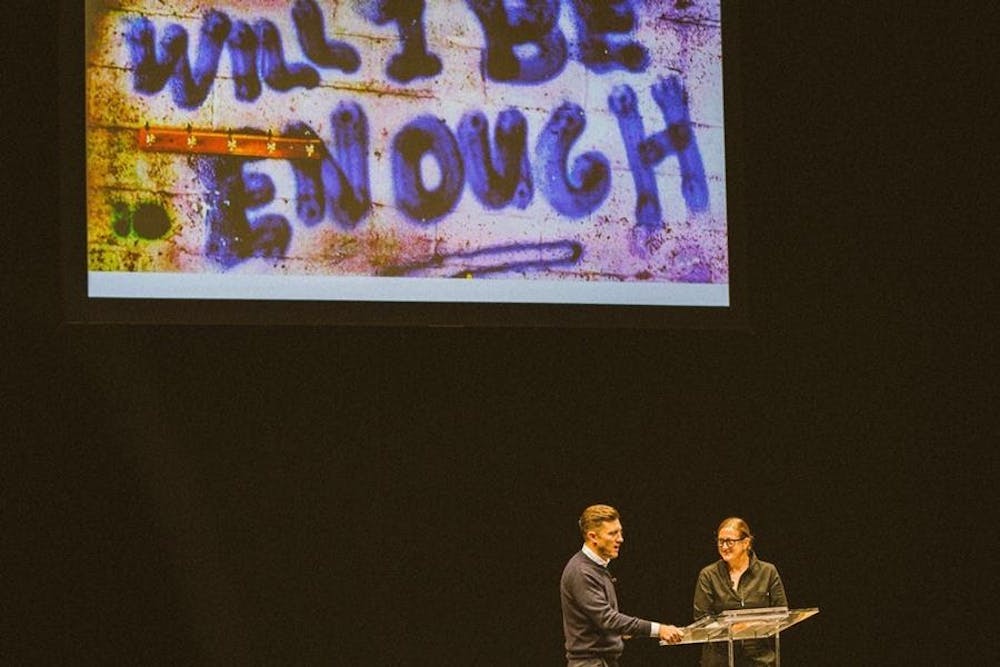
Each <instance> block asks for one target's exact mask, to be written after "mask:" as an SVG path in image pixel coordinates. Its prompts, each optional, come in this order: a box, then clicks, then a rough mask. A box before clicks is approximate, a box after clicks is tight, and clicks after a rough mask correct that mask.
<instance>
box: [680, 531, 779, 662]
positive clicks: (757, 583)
mask: <svg viewBox="0 0 1000 667" xmlns="http://www.w3.org/2000/svg"><path fill="white" fill-rule="evenodd" d="M716 544H717V546H718V549H719V556H721V557H722V558H721V559H720V560H718V561H716V562H715V563H712V564H711V565H709V566H707V567H705V568H704V569H702V571H701V573H700V574H699V575H698V585H697V586H696V587H695V589H694V618H695V620H698V619H699V618H702V617H703V616H705V615H706V614H712V615H714V614H718V613H719V612H721V611H724V610H726V609H745V608H752V607H787V606H788V600H786V599H785V587H784V586H783V585H782V583H781V577H780V576H778V570H777V568H775V567H774V565H772V564H771V563H765V562H764V561H762V560H758V559H757V554H756V553H754V550H753V534H752V533H751V532H750V526H748V525H747V522H746V521H744V520H743V519H740V518H739V517H730V518H728V519H725V520H724V521H723V522H722V523H721V524H719V530H718V531H717V533H716ZM733 658H734V661H735V664H736V665H747V666H754V667H757V666H758V665H774V664H775V663H776V657H775V654H774V641H773V640H771V639H752V640H751V639H748V640H745V641H741V642H733ZM728 664H729V649H728V647H727V643H726V642H713V643H706V644H704V646H703V648H702V653H701V665H702V667H715V666H716V665H719V666H722V665H728Z"/></svg>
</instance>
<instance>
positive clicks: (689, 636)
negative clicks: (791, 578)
mask: <svg viewBox="0 0 1000 667" xmlns="http://www.w3.org/2000/svg"><path fill="white" fill-rule="evenodd" d="M818 613H819V608H818V607H811V608H809V609H789V608H787V607H763V608H759V609H734V610H731V611H724V612H722V613H721V614H719V615H718V616H705V617H704V618H700V619H698V620H697V621H695V622H694V623H692V624H691V625H688V626H686V627H684V628H681V629H682V630H683V631H684V638H683V639H681V641H680V642H677V643H678V644H704V643H706V642H726V643H727V644H728V645H729V667H733V642H734V641H740V640H742V639H767V638H769V637H774V655H775V658H776V660H775V665H777V666H778V667H780V665H781V645H780V635H781V632H782V631H783V630H786V629H788V628H790V627H792V626H793V625H795V624H796V623H801V622H802V621H804V620H806V619H807V618H809V617H810V616H815V615H816V614H818ZM660 644H662V645H665V646H667V645H668V644H666V642H660ZM669 646H676V644H669Z"/></svg>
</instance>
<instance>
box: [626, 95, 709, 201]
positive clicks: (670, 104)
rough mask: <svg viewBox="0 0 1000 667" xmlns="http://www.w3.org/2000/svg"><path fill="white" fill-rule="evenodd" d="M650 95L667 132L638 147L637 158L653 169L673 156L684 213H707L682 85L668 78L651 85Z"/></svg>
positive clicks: (702, 169) (701, 165)
mask: <svg viewBox="0 0 1000 667" xmlns="http://www.w3.org/2000/svg"><path fill="white" fill-rule="evenodd" d="M651 91H652V94H653V100H654V101H655V102H656V104H657V106H659V107H660V111H662V112H663V118H664V120H665V121H666V125H667V129H666V130H663V131H661V132H657V133H656V134H654V135H652V136H650V137H649V138H647V139H646V140H644V141H643V142H642V143H641V144H640V145H639V155H640V158H641V159H642V162H643V163H644V164H646V165H648V166H653V165H656V164H659V163H660V162H662V161H663V160H664V159H665V158H666V157H667V156H668V155H676V156H677V161H678V163H679V165H680V172H681V193H682V194H683V196H684V202H685V203H686V204H687V207H688V209H689V210H691V211H695V212H700V211H705V210H708V181H707V179H706V178H705V166H704V163H703V162H702V159H701V151H699V150H698V142H697V141H696V140H695V136H694V129H693V128H692V127H691V117H690V114H689V111H688V104H687V91H686V90H685V89H684V84H682V83H681V80H680V78H678V77H676V76H671V77H669V78H666V79H660V80H659V81H658V82H657V83H655V84H653V86H652V88H651Z"/></svg>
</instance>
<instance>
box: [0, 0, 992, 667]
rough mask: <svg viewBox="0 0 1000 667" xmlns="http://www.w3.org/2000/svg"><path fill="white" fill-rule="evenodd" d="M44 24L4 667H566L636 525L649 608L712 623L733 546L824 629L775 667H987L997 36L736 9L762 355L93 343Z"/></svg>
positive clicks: (21, 132) (910, 14)
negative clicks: (585, 589)
mask: <svg viewBox="0 0 1000 667" xmlns="http://www.w3.org/2000/svg"><path fill="white" fill-rule="evenodd" d="M51 4H52V3H48V4H46V3H38V4H34V5H32V9H31V10H30V11H28V10H26V11H25V12H23V14H21V15H19V16H18V17H17V18H16V19H15V23H13V24H12V25H13V27H14V30H13V32H14V33H16V34H15V35H14V39H13V41H7V42H5V43H4V48H5V49H7V50H9V53H6V54H5V55H4V62H6V63H15V64H14V65H12V66H10V67H5V68H4V70H3V74H2V76H3V88H4V90H5V91H17V92H16V94H15V93H8V94H7V98H8V99H7V100H6V102H5V111H4V119H5V121H4V125H5V126H6V127H7V128H8V129H10V128H15V127H16V128H17V132H16V134H15V136H14V137H12V138H13V140H14V141H13V143H12V144H11V143H8V146H7V151H8V159H5V160H4V171H5V173H6V178H5V180H6V181H7V182H8V184H9V185H8V194H7V196H6V197H5V199H6V200H7V202H8V206H6V207H5V209H6V213H7V215H6V216H5V223H4V225H5V227H4V228H5V230H6V231H8V232H13V233H12V234H11V233H8V234H5V241H4V243H3V247H4V255H3V280H4V289H3V292H4V303H5V304H6V305H5V306H4V310H5V313H4V316H3V324H2V326H3V327H4V331H5V334H4V357H3V378H4V380H3V387H4V397H3V414H2V416H3V432H4V436H3V440H4V442H3V458H4V464H3V466H2V474H3V479H2V480H0V481H2V483H3V512H4V522H5V526H6V527H5V528H4V531H3V536H2V543H3V547H4V549H3V550H4V556H3V568H2V569H3V576H2V579H3V580H4V589H5V590H4V592H3V602H2V607H3V608H4V609H6V611H5V612H4V613H3V614H2V619H3V620H2V622H3V624H4V626H5V628H4V631H3V632H2V633H0V636H2V638H0V642H3V643H2V644H0V649H2V654H0V657H2V661H3V662H5V663H9V664H53V663H68V664H85V663H92V662H100V663H105V664H121V663H128V664H336V665H339V664H359V665H423V664H454V665H528V666H534V665H558V664H560V663H561V660H562V657H561V656H562V634H561V625H560V614H559V600H558V579H559V574H560V572H561V569H562V566H563V564H564V563H565V561H566V559H567V558H568V557H569V556H570V555H571V553H572V552H573V551H574V550H575V549H577V548H578V547H579V536H578V534H577V532H576V529H575V520H576V517H577V516H578V515H579V513H580V511H581V510H582V509H583V507H584V506H586V505H588V504H590V503H593V502H608V503H611V504H613V505H615V506H617V507H618V508H619V509H620V510H621V511H622V513H623V515H624V516H623V522H624V524H625V526H626V534H627V541H626V544H625V546H624V549H623V552H622V557H621V558H620V559H619V561H618V562H616V563H615V566H614V567H615V569H616V570H617V574H618V578H619V581H620V586H621V591H620V597H621V601H622V606H623V608H624V609H625V610H626V611H628V612H630V613H634V614H638V615H643V616H646V617H651V618H654V619H659V620H664V621H667V622H674V623H678V624H681V623H687V622H688V621H689V620H690V613H691V611H690V606H691V594H692V592H693V587H694V581H695V577H696V575H697V572H698V569H699V568H700V567H701V566H703V565H705V564H707V563H708V562H710V561H712V560H713V559H714V558H715V557H716V554H715V549H714V546H713V544H712V538H713V531H714V528H715V526H716V525H717V524H718V522H719V520H720V519H722V518H723V517H725V516H727V515H730V514H738V515H742V516H744V517H745V518H746V519H748V521H749V522H750V524H751V526H752V527H753V528H754V531H755V533H756V535H757V548H758V553H759V554H760V556H761V557H762V558H763V559H765V560H769V561H772V562H774V563H776V564H777V565H778V567H779V569H780V571H781V573H782V576H783V578H784V581H785V586H786V589H787V592H788V595H789V600H790V603H791V604H792V606H795V607H810V606H818V607H819V608H820V609H821V612H820V614H819V615H818V616H817V617H815V618H813V619H810V620H808V621H806V622H805V623H804V624H802V625H800V626H798V627H796V628H794V629H792V630H790V631H788V632H787V633H786V634H785V635H784V636H783V641H782V655H783V658H784V661H783V664H787V665H860V664H900V665H906V664H981V662H982V661H981V660H980V655H979V654H980V650H981V648H980V645H981V643H982V642H981V641H977V638H979V639H980V640H981V638H982V637H983V636H984V634H983V631H982V630H981V629H979V628H980V627H981V619H982V618H983V617H982V616H980V614H979V612H978V610H977V608H976V605H975V603H974V601H975V600H976V599H977V598H978V593H979V592H982V591H985V590H988V589H989V588H990V587H991V586H990V584H989V582H990V581H991V580H992V572H991V571H990V570H988V569H986V567H985V566H986V565H988V561H986V560H984V561H983V567H981V568H980V567H978V565H979V563H978V560H977V557H978V554H979V553H980V552H982V551H987V552H988V551H990V550H992V551H995V547H994V546H993V543H995V542H996V532H997V529H996V522H995V520H993V519H992V515H993V514H995V513H993V512H990V511H989V510H990V507H991V505H992V501H993V500H995V496H996V494H995V491H993V490H992V486H991V484H990V482H989V479H988V476H990V475H992V474H993V471H994V470H995V465H994V464H995V457H994V455H993V453H992V451H993V446H994V443H995V441H996V431H995V429H992V428H989V427H988V426H987V425H988V424H989V423H990V422H989V419H988V417H989V416H990V415H987V412H988V410H989V409H990V408H991V407H992V406H993V405H995V400H994V399H995V394H996V391H995V388H994V384H995V382H994V381H993V379H992V368H991V363H990V362H991V360H992V357H991V356H990V355H989V354H985V353H983V354H980V353H979V351H978V349H979V348H978V343H980V342H984V341H986V340H988V339H989V333H990V329H988V328H987V327H985V326H984V323H983V321H982V316H983V314H985V313H988V312H989V311H991V310H992V309H993V308H994V305H993V304H994V301H993V299H992V297H990V296H989V294H990V289H989V288H990V286H991V284H992V281H993V279H992V274H993V272H992V270H987V269H984V268H983V266H984V264H983V263H982V260H983V259H984V258H985V257H986V256H987V255H988V254H989V251H990V248H991V242H990V241H988V240H987V238H986V236H985V230H984V229H983V227H991V226H994V225H995V223H988V224H987V223H986V221H988V220H991V219H992V218H995V216H992V217H991V216H989V215H988V214H980V212H979V211H977V210H974V209H975V207H977V206H979V198H977V196H976V194H973V195H965V194H963V193H964V192H965V190H966V189H967V186H968V185H969V183H970V181H975V180H976V179H977V177H978V176H979V175H980V174H981V173H982V172H983V171H984V170H985V166H984V164H983V161H982V160H981V159H979V157H978V156H981V155H983V154H985V153H990V152H992V149H991V148H990V145H989V144H988V143H984V141H983V140H982V139H979V137H980V130H979V128H980V127H981V126H980V125H979V124H978V121H976V120H974V118H975V117H976V115H977V114H978V113H981V111H980V110H979V109H981V108H982V107H988V106H989V103H988V101H983V102H982V103H981V104H970V105H969V106H968V107H964V106H962V105H961V104H959V105H955V104H954V101H955V100H956V99H958V100H961V101H965V100H966V99H968V100H970V101H971V100H972V99H973V98H974V97H975V95H974V94H971V91H973V90H974V89H975V88H976V87H977V86H978V83H976V81H977V80H978V79H977V78H976V77H970V76H968V73H969V71H970V69H971V68H973V67H974V66H975V63H976V56H975V55H974V48H975V47H976V46H977V44H981V43H982V42H981V40H978V39H977V38H976V35H978V34H979V33H978V31H976V30H974V25H978V24H979V23H980V22H981V20H983V18H984V17H983V16H982V14H981V13H976V14H973V13H972V12H971V10H970V11H969V12H967V13H966V14H964V15H961V16H959V15H958V14H956V13H955V12H953V11H952V10H950V9H949V8H948V7H946V6H941V5H940V4H932V3H925V5H920V4H919V3H901V2H900V3H887V4H878V5H877V6H875V7H867V6H865V7H858V6H857V4H858V3H846V2H845V3H770V2H760V3H756V2H755V3H745V4H747V5H750V7H749V8H747V7H744V9H743V14H742V16H741V17H740V22H741V35H742V38H743V49H742V52H743V54H744V59H743V61H742V62H741V72H742V80H743V84H742V105H743V110H744V116H743V122H744V131H745V146H744V149H745V153H744V164H743V165H742V170H743V176H744V190H745V192H744V195H745V197H744V199H745V204H746V212H745V215H744V216H743V220H744V221H745V223H746V225H747V227H746V229H747V237H748V239H747V240H748V246H747V260H748V261H747V270H748V275H749V296H750V327H749V328H748V329H747V330H740V331H724V330H696V329H676V330H664V331H650V330H633V329H627V328H616V329H551V328H540V329H531V328H510V329H505V328H465V329H434V328H416V327H396V328H376V327H371V328H337V327H303V326H294V325H286V326H177V325H173V326H167V325H163V326H152V325H149V326H116V325H85V326H84V325H67V324H65V323H64V321H63V319H64V311H63V304H62V302H61V285H60V281H59V276H60V272H59V270H58V269H57V267H58V266H59V264H60V262H61V261H64V258H62V257H60V254H59V253H60V250H59V239H60V236H59V233H58V202H57V200H56V197H55V195H54V193H55V192H56V187H55V181H54V178H55V176H54V174H56V173H57V168H56V166H57V165H58V163H59V160H60V158H61V156H60V153H59V146H58V142H57V141H55V136H56V135H55V128H56V108H55V107H56V104H57V101H56V95H57V85H56V83H57V78H56V77H55V76H49V75H47V74H46V73H51V72H55V71H56V62H57V58H56V46H57V44H56V39H55V37H54V34H55V30H54V23H53V22H54V17H55V12H54V11H53V10H52V8H51V6H50V5H51ZM865 4H871V3H865ZM944 4H947V3H944ZM918 8H920V11H917V9H918ZM978 11H979V10H977V12H978ZM26 54H27V55H30V58H28V57H26ZM12 79H16V80H15V81H12ZM970 147H971V149H970ZM973 189H975V188H973ZM977 194H978V195H979V196H980V197H981V196H982V192H980V193H977ZM9 204H13V206H10V205H9ZM970 204H971V205H972V207H970V206H969V205H970ZM973 505H976V506H979V507H982V508H983V509H984V510H985V516H986V519H985V520H983V519H982V516H983V514H982V513H981V514H979V515H976V516H974V515H972V514H971V513H969V512H967V511H966V510H965V508H966V507H969V506H973ZM974 566H975V567H974ZM988 634H989V633H988V632H987V633H986V636H988ZM695 661H696V651H695V650H694V649H692V648H690V647H681V648H677V647H674V648H660V647H657V646H656V645H655V644H654V643H652V642H649V641H645V642H643V641H641V640H640V641H633V642H631V643H630V644H629V646H628V648H627V649H626V662H625V663H624V664H627V665H632V666H635V665H674V664H676V665H691V664H695Z"/></svg>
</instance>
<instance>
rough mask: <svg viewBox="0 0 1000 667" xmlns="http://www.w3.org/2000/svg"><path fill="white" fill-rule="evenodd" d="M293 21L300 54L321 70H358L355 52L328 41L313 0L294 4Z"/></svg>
mask: <svg viewBox="0 0 1000 667" xmlns="http://www.w3.org/2000/svg"><path fill="white" fill-rule="evenodd" d="M292 21H293V22H294V23H295V31H296V32H297V33H298V36H299V44H300V45H301V46H302V52H303V53H305V54H306V57H308V58H309V60H311V61H312V62H313V63H315V64H316V65H319V66H320V67H327V68H333V69H339V70H343V71H344V72H348V73H350V72H356V71H358V68H359V67H360V66H361V56H360V55H358V51H357V49H355V48H354V47H353V46H351V45H350V44H348V43H347V42H342V41H339V40H335V39H329V40H328V39H327V38H326V37H325V32H324V22H323V13H322V12H321V11H320V8H319V5H317V4H316V2H315V0H295V3H294V4H293V5H292Z"/></svg>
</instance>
